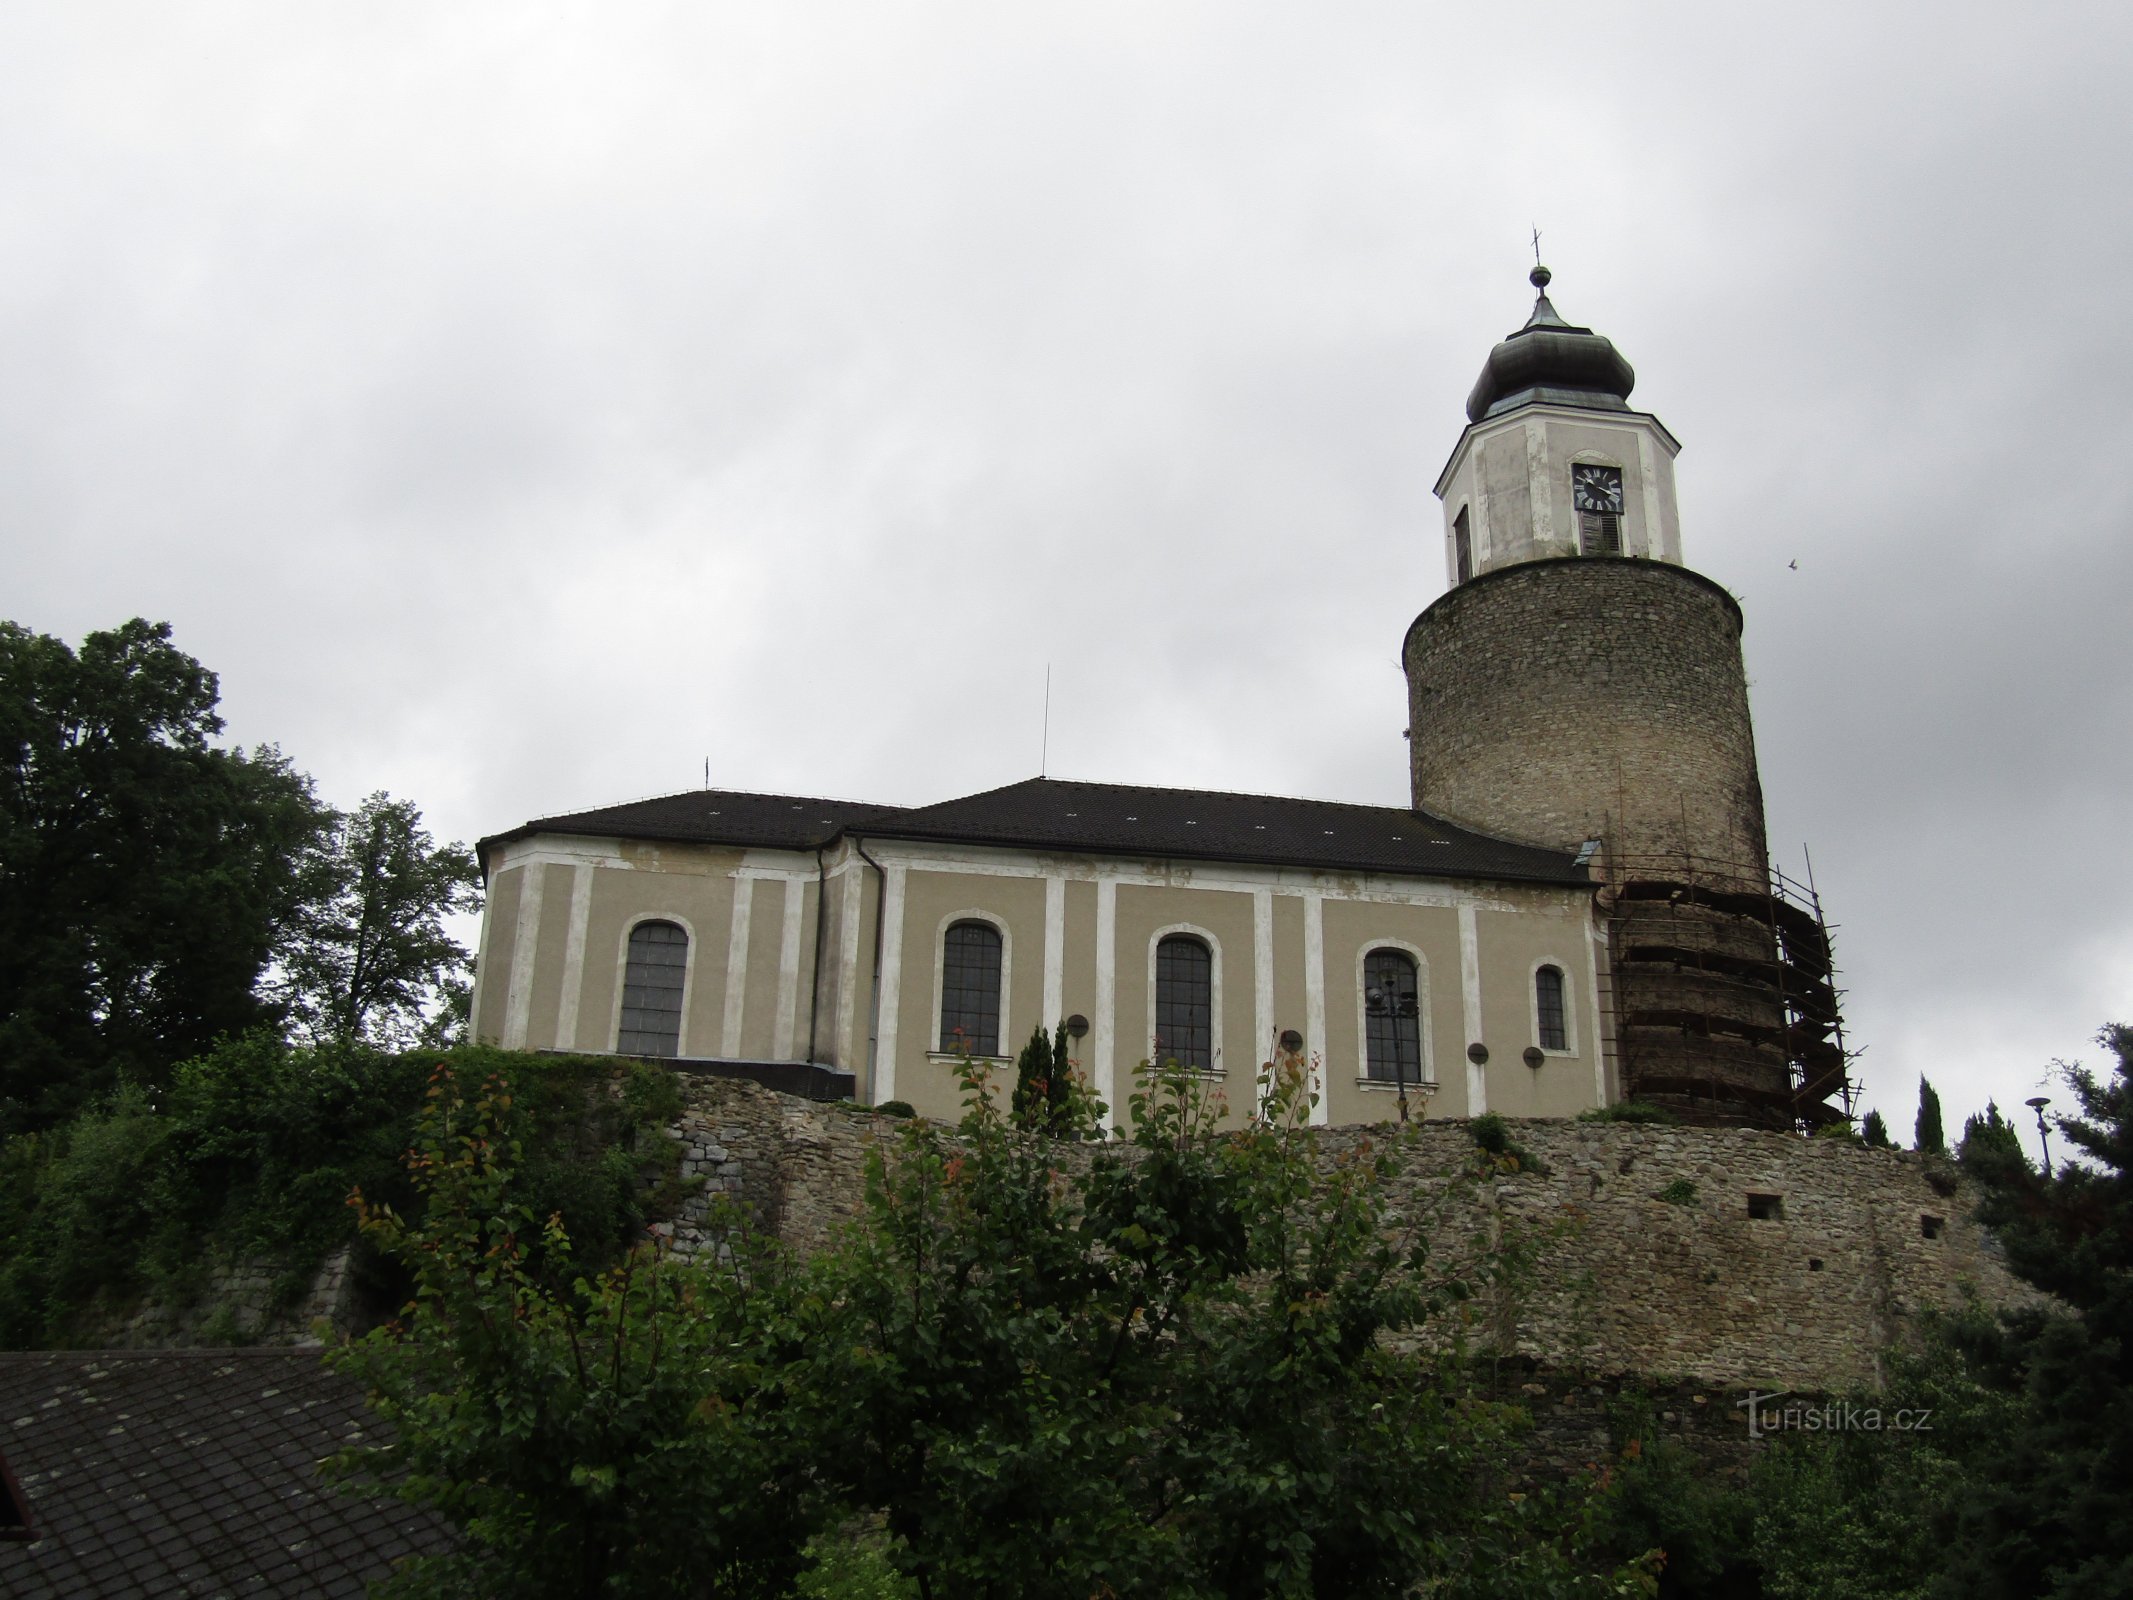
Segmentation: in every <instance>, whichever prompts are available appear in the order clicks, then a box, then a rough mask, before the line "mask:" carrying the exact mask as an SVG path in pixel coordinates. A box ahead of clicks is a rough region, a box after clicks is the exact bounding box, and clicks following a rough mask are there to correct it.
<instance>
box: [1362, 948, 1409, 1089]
mask: <svg viewBox="0 0 2133 1600" xmlns="http://www.w3.org/2000/svg"><path fill="white" fill-rule="evenodd" d="M1363 1019H1364V1024H1365V1026H1366V1028H1367V1029H1368V1034H1367V1036H1366V1040H1365V1044H1366V1050H1365V1057H1364V1059H1365V1062H1366V1066H1365V1072H1366V1074H1367V1075H1368V1076H1369V1077H1370V1079H1371V1080H1372V1081H1373V1082H1384V1083H1420V1082H1421V1081H1422V985H1421V984H1420V982H1419V981H1418V974H1417V972H1416V968H1415V962H1414V957H1412V956H1410V955H1409V954H1408V953H1407V952H1406V951H1404V950H1373V951H1371V952H1370V954H1369V955H1368V956H1366V957H1365V958H1364V960H1363Z"/></svg>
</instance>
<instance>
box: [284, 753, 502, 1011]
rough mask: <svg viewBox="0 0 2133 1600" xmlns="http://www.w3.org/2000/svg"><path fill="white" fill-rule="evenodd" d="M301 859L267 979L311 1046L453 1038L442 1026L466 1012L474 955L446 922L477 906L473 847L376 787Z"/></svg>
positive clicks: (478, 875) (478, 873)
mask: <svg viewBox="0 0 2133 1600" xmlns="http://www.w3.org/2000/svg"><path fill="white" fill-rule="evenodd" d="M302 867H303V871H302V876H303V881H304V883H305V886H306V894H305V897H304V900H303V902H302V903H301V904H300V905H299V906H298V907H297V909H296V911H295V914H294V915H293V916H292V917H291V918H290V919H289V921H288V922H287V923H286V924H285V925H284V927H283V929H282V934H281V938H280V940H279V941H278V943H277V946H276V950H275V968H274V972H273V974H272V975H271V978H270V980H269V983H268V989H269V992H271V993H272V994H274V995H275V996H276V997H277V998H278V999H279V1000H280V1001H281V1002H282V1004H283V1005H284V1006H285V1007H286V1009H287V1011H288V1014H289V1016H290V1018H291V1020H292V1021H293V1022H294V1023H295V1024H296V1026H297V1027H299V1028H300V1029H301V1030H302V1031H303V1032H304V1033H305V1034H306V1035H307V1036H308V1037H309V1038H310V1039H311V1040H312V1041H313V1042H314V1043H327V1042H342V1043H361V1044H369V1045H375V1046H378V1047H381V1048H406V1047H407V1046H409V1045H413V1044H416V1043H418V1042H426V1043H433V1044H447V1043H452V1042H455V1041H454V1040H452V1039H451V1038H449V1037H448V1036H446V1037H440V1034H441V1033H442V1034H445V1035H448V1034H449V1031H450V1030H449V1028H448V1027H447V1028H444V1029H440V1028H439V1027H437V1026H436V1024H437V1023H438V1022H439V1021H440V1019H444V1020H447V1021H448V1020H449V1019H450V1018H451V1016H452V1015H453V1014H454V1012H455V1010H457V1011H458V1013H459V1014H461V1015H463V1005H462V1002H463V1000H464V997H465V995H466V992H467V981H466V979H467V972H468V966H469V959H470V958H469V956H468V953H467V951H466V949H465V947H464V946H462V945H461V944H460V943H459V942H458V941H457V940H456V939H454V938H453V937H452V936H451V934H450V933H449V932H448V931H447V929H446V927H445V919H446V918H447V917H449V916H452V915H453V914H455V913H464V912H471V911H474V910H476V909H478V907H479V906H480V904H481V887H480V886H481V870H480V867H479V866H478V865H477V864H476V862H475V860H474V855H473V852H472V851H470V850H469V849H467V847H466V846H465V845H463V844H457V843H454V844H444V845H440V844H437V843H435V842H434V841H433V840H432V839H431V837H430V835H429V833H428V832H427V831H426V830H425V829H424V828H423V826H422V814H421V813H420V812H419V811H418V810H416V808H415V807H414V805H413V804H411V803H410V802H408V801H405V800H395V799H393V798H392V797H391V796H390V795H387V794H384V793H382V792H381V793H378V794H374V795H372V796H370V798H369V799H367V800H365V801H364V802H363V803H362V804H361V805H360V806H358V807H357V808H356V809H355V810H354V811H353V812H351V813H348V814H345V815H339V814H336V815H334V816H333V818H332V821H331V825H330V826H329V827H328V828H327V829H326V830H325V831H324V832H323V833H321V834H320V836H319V837H318V838H317V840H316V842H315V843H314V845H313V847H312V849H311V850H310V851H309V852H307V854H306V857H305V859H304V862H303V864H302Z"/></svg>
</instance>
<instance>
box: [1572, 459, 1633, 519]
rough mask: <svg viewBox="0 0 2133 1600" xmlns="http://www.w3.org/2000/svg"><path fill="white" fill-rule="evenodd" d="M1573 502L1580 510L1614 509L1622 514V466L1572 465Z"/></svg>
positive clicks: (1618, 514) (1617, 513)
mask: <svg viewBox="0 0 2133 1600" xmlns="http://www.w3.org/2000/svg"><path fill="white" fill-rule="evenodd" d="M1570 498H1571V503H1572V504H1573V505H1575V506H1576V507H1577V509H1578V510H1580V511H1612V512H1613V513H1614V514H1615V515H1616V516H1620V515H1621V514H1622V469H1621V468H1620V467H1572V468H1571V469H1570Z"/></svg>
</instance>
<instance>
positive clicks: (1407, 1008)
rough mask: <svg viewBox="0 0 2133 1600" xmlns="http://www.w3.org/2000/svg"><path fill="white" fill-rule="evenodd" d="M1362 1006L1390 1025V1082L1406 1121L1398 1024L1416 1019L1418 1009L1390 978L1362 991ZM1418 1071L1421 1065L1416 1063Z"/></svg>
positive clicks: (1412, 995) (1403, 1054)
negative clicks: (1395, 1091)
mask: <svg viewBox="0 0 2133 1600" xmlns="http://www.w3.org/2000/svg"><path fill="white" fill-rule="evenodd" d="M1363 1000H1364V1003H1365V1004H1366V1005H1367V1006H1368V1007H1369V1010H1370V1013H1371V1015H1373V1016H1379V1017H1385V1018H1387V1019H1388V1020H1389V1021H1390V1022H1391V1024H1392V1025H1391V1028H1390V1029H1389V1030H1388V1031H1389V1032H1390V1033H1391V1035H1392V1037H1391V1041H1390V1042H1391V1044H1392V1081H1393V1082H1394V1083H1395V1084H1397V1085H1398V1086H1399V1090H1400V1120H1401V1121H1402V1122H1405V1121H1406V1120H1407V1052H1406V1051H1404V1050H1402V1049H1401V1048H1400V1020H1401V1019H1402V1018H1403V1017H1419V1016H1420V1015H1421V1014H1422V1013H1421V1008H1420V1007H1419V1006H1418V1005H1417V1004H1416V1003H1415V1001H1416V996H1415V992H1414V991H1413V990H1412V989H1406V990H1403V989H1401V988H1400V987H1399V986H1398V985H1397V984H1396V983H1395V982H1394V981H1393V980H1392V979H1391V978H1389V977H1388V978H1386V979H1384V980H1383V981H1382V982H1379V983H1375V984H1372V985H1371V986H1370V987H1369V988H1367V989H1365V990H1364V991H1363ZM1415 1064H1416V1065H1417V1066H1418V1067H1419V1066H1420V1065H1421V1062H1420V1061H1417V1062H1416V1063H1415Z"/></svg>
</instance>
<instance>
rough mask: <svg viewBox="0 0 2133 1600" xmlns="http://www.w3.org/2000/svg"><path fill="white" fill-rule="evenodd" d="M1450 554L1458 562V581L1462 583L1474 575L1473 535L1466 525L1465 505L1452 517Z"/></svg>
mask: <svg viewBox="0 0 2133 1600" xmlns="http://www.w3.org/2000/svg"><path fill="white" fill-rule="evenodd" d="M1452 554H1453V557H1454V558H1455V559H1456V560H1457V561H1458V563H1459V581H1460V582H1461V583H1464V582H1466V580H1467V579H1469V578H1471V577H1472V576H1473V575H1474V535H1473V533H1472V531H1471V530H1470V529H1469V528H1468V527H1467V523H1466V507H1465V506H1461V507H1460V508H1459V515H1458V516H1456V517H1454V518H1452Z"/></svg>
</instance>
